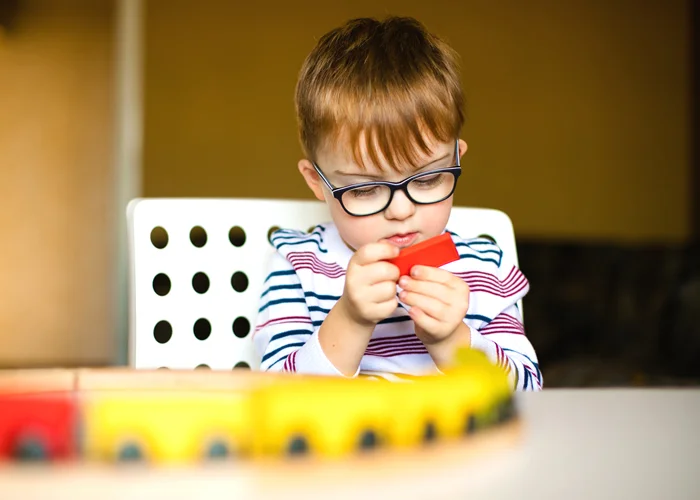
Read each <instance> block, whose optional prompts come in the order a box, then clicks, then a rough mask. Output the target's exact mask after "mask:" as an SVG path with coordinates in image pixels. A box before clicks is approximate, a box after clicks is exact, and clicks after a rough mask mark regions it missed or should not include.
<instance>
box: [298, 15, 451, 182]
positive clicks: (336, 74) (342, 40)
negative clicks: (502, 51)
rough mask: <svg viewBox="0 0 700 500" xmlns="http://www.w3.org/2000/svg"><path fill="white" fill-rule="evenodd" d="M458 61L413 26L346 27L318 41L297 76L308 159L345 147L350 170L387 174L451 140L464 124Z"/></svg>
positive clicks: (395, 20) (361, 23) (366, 21)
mask: <svg viewBox="0 0 700 500" xmlns="http://www.w3.org/2000/svg"><path fill="white" fill-rule="evenodd" d="M457 60H458V56H457V54H456V52H455V51H454V50H453V49H452V48H450V47H449V46H448V45H447V44H446V43H445V42H443V41H442V40H440V39H439V38H438V37H436V36H435V35H433V34H431V33H429V32H428V31H427V30H426V29H425V27H424V26H423V25H422V24H421V23H420V22H418V21H417V20H415V19H412V18H407V17H389V18H387V19H385V20H384V21H378V20H376V19H370V18H361V19H353V20H351V21H349V22H347V23H346V24H345V25H343V26H341V27H339V28H336V29H334V30H332V31H330V32H329V33H327V34H326V35H324V36H323V37H321V39H320V40H319V41H318V43H317V45H316V47H314V49H313V50H312V51H311V53H310V54H309V55H308V56H307V58H306V60H305V61H304V64H303V66H302V68H301V71H300V74H299V79H298V81H297V86H296V95H295V107H296V114H297V121H298V126H299V138H300V141H301V145H302V148H303V150H304V154H305V155H306V157H307V158H310V159H315V154H316V153H317V152H318V150H319V148H323V147H326V146H327V145H329V144H331V143H332V141H335V142H337V141H348V142H347V143H348V144H349V146H350V148H351V151H352V154H353V157H354V159H355V162H356V163H357V164H358V165H360V166H361V167H363V166H364V163H363V161H362V157H361V154H360V152H361V149H360V146H361V141H364V142H365V144H366V146H367V153H368V156H369V159H370V160H371V161H372V163H373V164H374V165H377V166H378V165H380V156H381V157H383V158H384V159H385V160H386V161H387V162H388V164H389V165H391V166H392V168H394V169H398V168H399V165H400V164H402V163H408V164H410V165H412V166H416V161H417V159H418V156H419V154H420V153H421V152H422V153H424V154H430V148H429V144H428V142H427V141H426V138H428V139H433V140H436V141H438V142H447V141H451V140H455V139H456V138H457V137H458V136H459V133H460V131H461V128H462V125H463V123H464V111H463V109H462V108H463V104H464V97H463V93H462V87H461V82H460V78H459V69H458V63H457Z"/></svg>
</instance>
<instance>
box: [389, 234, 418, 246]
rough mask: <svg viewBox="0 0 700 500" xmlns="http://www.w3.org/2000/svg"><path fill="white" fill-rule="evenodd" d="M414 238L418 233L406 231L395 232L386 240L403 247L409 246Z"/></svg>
mask: <svg viewBox="0 0 700 500" xmlns="http://www.w3.org/2000/svg"><path fill="white" fill-rule="evenodd" d="M416 238H418V233H406V234H395V235H393V236H390V237H389V238H387V240H389V241H391V242H392V243H393V244H394V245H396V246H397V247H400V248H403V247H408V246H411V245H412V244H413V242H415V241H416Z"/></svg>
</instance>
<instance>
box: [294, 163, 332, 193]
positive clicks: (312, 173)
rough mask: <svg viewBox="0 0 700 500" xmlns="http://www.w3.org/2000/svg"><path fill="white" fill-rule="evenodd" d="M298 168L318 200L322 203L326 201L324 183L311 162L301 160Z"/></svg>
mask: <svg viewBox="0 0 700 500" xmlns="http://www.w3.org/2000/svg"><path fill="white" fill-rule="evenodd" d="M297 166H298V167H299V172H301V175H302V176H303V177H304V180H305V181H306V185H307V186H309V189H311V191H313V193H314V196H316V198H317V199H319V200H320V201H326V197H325V196H324V195H323V186H324V184H323V181H322V180H321V178H320V177H319V176H318V173H317V172H316V169H315V168H314V166H313V165H312V164H311V162H310V161H309V160H306V159H304V160H299V163H298V164H297Z"/></svg>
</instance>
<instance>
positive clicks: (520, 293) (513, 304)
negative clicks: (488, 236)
mask: <svg viewBox="0 0 700 500" xmlns="http://www.w3.org/2000/svg"><path fill="white" fill-rule="evenodd" d="M457 247H458V249H459V251H460V256H461V263H462V265H463V266H468V268H467V269H464V268H463V269H461V270H460V271H461V272H460V271H458V272H456V273H455V274H456V275H457V276H459V277H461V278H462V279H464V280H465V281H466V282H467V284H468V285H469V289H470V305H469V311H468V312H467V316H466V318H465V320H464V322H465V323H466V324H467V326H469V328H470V330H471V346H472V348H474V349H478V350H480V351H483V352H484V353H485V354H486V355H487V356H488V358H489V359H490V360H491V361H492V362H493V363H495V364H497V365H498V366H500V367H502V368H503V369H504V370H505V371H506V372H507V373H508V376H509V377H510V379H511V381H512V383H513V387H514V389H515V390H519V391H539V390H541V389H542V372H541V371H540V367H539V364H538V360H537V355H536V353H535V349H534V348H533V346H532V344H531V343H530V341H529V340H528V338H527V336H526V335H525V327H524V325H523V319H522V315H521V313H520V309H519V307H518V303H519V301H520V300H521V299H522V298H523V297H524V296H525V295H526V294H527V292H528V291H529V289H530V284H529V283H528V281H527V278H526V277H525V275H523V273H522V272H521V271H520V269H518V267H517V266H516V265H515V262H514V261H513V260H512V257H511V256H509V255H505V254H504V252H503V251H502V250H501V249H500V248H499V247H498V246H497V245H495V244H494V243H492V242H490V241H488V240H484V239H474V240H468V241H466V242H459V243H457Z"/></svg>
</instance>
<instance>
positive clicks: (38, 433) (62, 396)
mask: <svg viewBox="0 0 700 500" xmlns="http://www.w3.org/2000/svg"><path fill="white" fill-rule="evenodd" d="M77 420H78V411H77V408H76V403H75V401H74V400H73V397H72V394H71V393H66V392H60V393H58V392H57V393H44V394H31V395H28V394H12V395H9V394H8V395H2V396H0V461H1V460H30V461H37V460H39V461H44V460H57V459H67V458H71V457H73V456H75V454H76V444H75V441H76V439H75V438H76V430H77V423H78V422H77Z"/></svg>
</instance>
